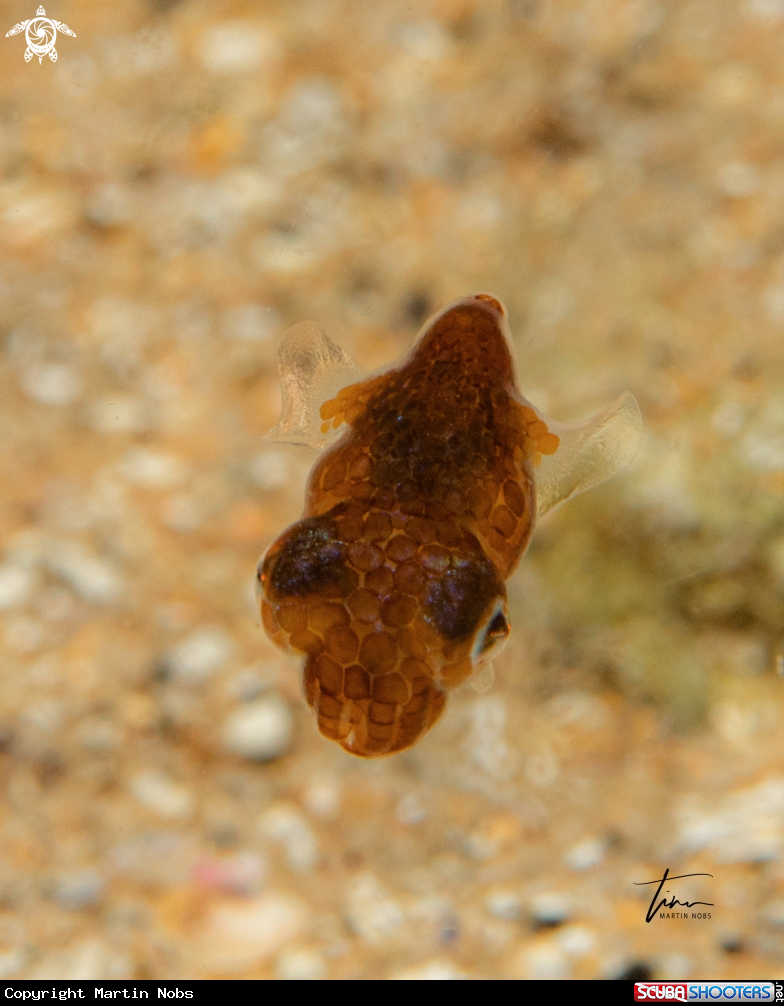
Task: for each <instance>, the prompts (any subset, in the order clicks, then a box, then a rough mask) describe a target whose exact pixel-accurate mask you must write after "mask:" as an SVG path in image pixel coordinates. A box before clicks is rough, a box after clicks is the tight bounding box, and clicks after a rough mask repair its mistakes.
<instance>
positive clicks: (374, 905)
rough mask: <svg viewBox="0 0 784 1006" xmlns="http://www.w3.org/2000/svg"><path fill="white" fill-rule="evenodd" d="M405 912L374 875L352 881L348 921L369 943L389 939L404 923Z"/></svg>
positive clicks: (348, 895)
mask: <svg viewBox="0 0 784 1006" xmlns="http://www.w3.org/2000/svg"><path fill="white" fill-rule="evenodd" d="M403 918H404V916H403V910H402V908H401V907H400V905H399V904H398V902H397V901H396V900H395V899H394V898H393V897H392V895H391V894H390V893H389V891H387V889H386V888H385V887H384V886H383V885H382V884H381V883H380V881H379V880H378V879H377V878H376V877H374V876H373V874H372V873H363V874H361V875H360V876H358V877H355V879H354V880H353V881H352V882H351V884H350V885H349V889H348V893H347V898H346V921H347V922H348V924H349V926H350V928H351V929H352V930H353V931H354V932H355V933H356V934H357V935H358V936H360V937H361V938H362V939H363V940H365V942H366V943H370V944H371V945H378V944H381V943H384V942H385V941H386V940H388V939H389V938H390V937H391V936H392V935H393V934H394V933H395V931H396V930H397V929H398V927H399V926H400V925H401V924H402V922H403Z"/></svg>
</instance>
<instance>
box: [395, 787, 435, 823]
mask: <svg viewBox="0 0 784 1006" xmlns="http://www.w3.org/2000/svg"><path fill="white" fill-rule="evenodd" d="M395 817H396V818H397V819H398V821H400V823H401V824H421V823H422V821H424V820H425V818H426V817H427V809H426V808H425V805H424V803H423V802H422V799H421V797H419V796H417V795H416V793H409V794H408V796H404V797H403V799H402V800H401V801H400V803H399V804H398V805H397V809H396V810H395Z"/></svg>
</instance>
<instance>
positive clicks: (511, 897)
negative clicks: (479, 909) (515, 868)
mask: <svg viewBox="0 0 784 1006" xmlns="http://www.w3.org/2000/svg"><path fill="white" fill-rule="evenodd" d="M485 905H486V907H487V910H488V912H490V914H491V915H495V917H496V918H498V919H505V920H506V921H507V922H515V921H516V920H517V919H519V918H520V916H521V915H522V914H523V902H522V899H521V898H520V896H519V894H516V893H515V892H514V891H504V890H500V891H493V892H491V893H490V894H488V896H487V898H486V899H485Z"/></svg>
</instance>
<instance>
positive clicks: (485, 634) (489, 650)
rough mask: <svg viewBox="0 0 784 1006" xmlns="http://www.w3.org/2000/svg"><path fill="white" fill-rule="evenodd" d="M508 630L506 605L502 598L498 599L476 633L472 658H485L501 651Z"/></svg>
mask: <svg viewBox="0 0 784 1006" xmlns="http://www.w3.org/2000/svg"><path fill="white" fill-rule="evenodd" d="M509 632H510V625H509V618H508V617H507V611H506V605H505V604H504V602H503V600H499V601H498V603H497V604H496V605H495V607H494V608H493V610H492V612H491V613H490V617H489V618H488V620H487V622H486V623H485V625H484V627H483V628H481V629H480V630H479V632H478V633H477V637H476V642H475V643H474V650H473V654H472V656H473V658H474V660H475V661H481V660H487V659H489V658H490V657H495V656H497V655H498V654H499V653H500V652H501V649H502V648H503V645H504V643H505V642H506V639H507V636H508V635H509Z"/></svg>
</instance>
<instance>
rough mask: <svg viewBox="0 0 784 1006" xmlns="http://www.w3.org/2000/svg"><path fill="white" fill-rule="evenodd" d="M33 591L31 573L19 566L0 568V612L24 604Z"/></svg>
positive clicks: (9, 565)
mask: <svg viewBox="0 0 784 1006" xmlns="http://www.w3.org/2000/svg"><path fill="white" fill-rule="evenodd" d="M32 589H33V573H32V571H31V570H29V569H23V568H22V567H21V566H12V565H11V564H10V563H5V564H4V565H2V566H0V611H6V610H7V609H8V608H14V607H16V606H17V605H18V604H24V603H25V601H26V600H27V599H28V597H29V596H30V594H31V593H32Z"/></svg>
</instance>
